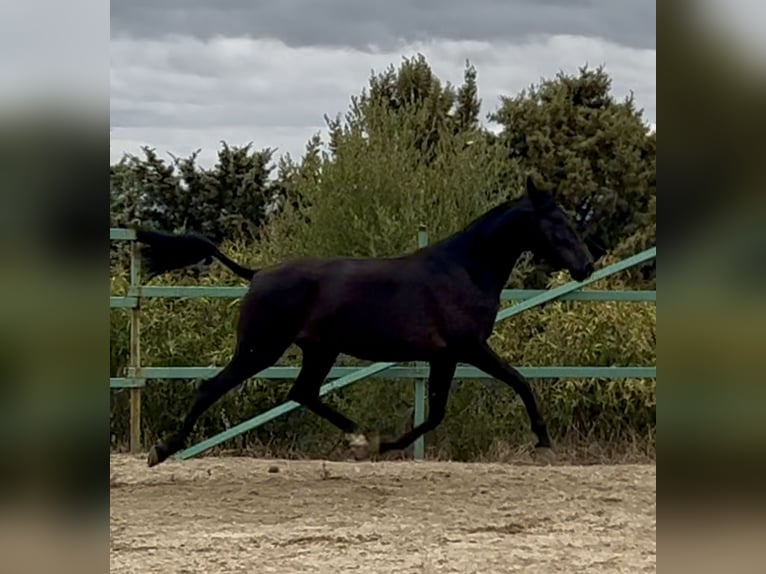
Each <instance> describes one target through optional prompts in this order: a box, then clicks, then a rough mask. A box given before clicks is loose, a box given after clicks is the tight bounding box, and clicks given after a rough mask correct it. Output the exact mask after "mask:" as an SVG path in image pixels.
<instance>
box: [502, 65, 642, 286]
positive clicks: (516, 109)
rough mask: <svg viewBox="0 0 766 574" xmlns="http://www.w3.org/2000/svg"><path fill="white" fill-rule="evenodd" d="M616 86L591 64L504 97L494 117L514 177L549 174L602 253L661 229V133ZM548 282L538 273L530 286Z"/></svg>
mask: <svg viewBox="0 0 766 574" xmlns="http://www.w3.org/2000/svg"><path fill="white" fill-rule="evenodd" d="M610 90H611V79H610V78H609V76H608V75H607V74H606V72H605V71H604V69H603V68H602V67H599V68H597V69H596V70H589V69H588V68H587V67H583V68H581V69H580V73H579V75H576V76H572V75H567V74H564V73H559V74H557V76H556V77H555V78H554V79H552V80H545V81H542V82H541V83H540V84H539V85H537V86H534V85H533V86H531V87H530V88H529V89H528V90H524V91H522V92H520V93H519V94H517V95H516V96H514V97H503V98H502V104H501V106H500V108H499V109H498V110H497V111H496V112H495V113H493V114H491V119H492V120H494V121H496V122H498V123H499V124H500V125H501V126H502V128H503V130H502V132H501V134H500V136H499V141H500V143H501V144H502V146H503V147H504V148H505V149H506V151H507V153H508V156H509V160H510V161H509V163H508V167H507V169H508V170H509V176H508V179H509V181H516V180H517V179H518V178H519V177H520V176H521V175H522V174H524V173H527V172H528V171H531V172H537V173H539V174H541V175H542V176H543V177H544V179H545V180H546V181H547V183H548V184H549V185H550V186H551V187H552V188H553V189H554V190H555V191H556V194H557V198H558V201H559V202H560V204H561V205H562V207H564V208H565V209H566V210H568V211H569V212H570V213H571V214H572V215H573V216H575V217H577V218H578V219H580V220H581V221H582V225H583V230H582V235H583V237H584V238H585V239H586V241H587V242H588V245H589V247H590V248H591V251H592V252H593V253H594V255H595V256H596V257H597V258H599V257H601V256H602V255H604V254H606V253H609V252H612V251H613V250H614V249H616V248H617V247H618V246H619V245H620V244H622V243H624V242H629V243H630V244H631V245H637V244H638V243H643V244H646V243H648V241H649V240H651V241H654V239H655V238H654V237H653V236H652V237H651V238H649V237H648V233H650V230H651V229H652V228H656V225H655V222H654V221H653V219H652V217H653V210H654V201H655V198H656V191H657V190H656V188H657V176H656V169H657V168H656V157H657V138H656V134H649V133H648V131H647V128H646V126H645V125H644V122H643V120H642V113H641V111H640V110H637V109H636V107H635V104H634V100H633V96H632V94H631V95H630V96H628V97H627V98H625V100H624V101H621V102H620V101H617V100H615V98H614V97H612V96H611V94H610ZM634 236H637V237H634ZM639 237H642V238H644V240H643V241H640V240H639ZM647 268H650V269H652V270H653V269H654V267H653V264H651V265H649V266H647ZM651 275H652V276H653V271H652V272H651ZM546 280H547V277H545V276H543V275H542V274H539V273H538V274H536V275H535V277H534V278H533V279H530V281H529V282H528V286H530V287H532V286H535V287H537V286H540V285H542V284H544V283H545V281H546Z"/></svg>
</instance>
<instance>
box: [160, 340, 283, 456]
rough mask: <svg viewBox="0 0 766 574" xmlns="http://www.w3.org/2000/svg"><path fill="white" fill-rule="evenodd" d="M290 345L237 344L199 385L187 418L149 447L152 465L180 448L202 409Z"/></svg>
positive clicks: (208, 406) (272, 342) (269, 363)
mask: <svg viewBox="0 0 766 574" xmlns="http://www.w3.org/2000/svg"><path fill="white" fill-rule="evenodd" d="M288 346H289V341H288V342H287V343H286V344H284V345H276V344H275V342H274V341H273V340H272V341H271V343H270V344H265V341H261V345H259V347H258V348H254V347H253V346H250V345H247V346H245V345H241V344H240V345H238V347H237V350H236V352H235V353H234V357H232V359H231V361H229V364H228V365H226V367H224V368H223V370H221V372H219V373H218V374H217V375H216V376H214V377H212V378H210V379H207V380H206V381H204V382H203V383H202V384H201V385H200V386H199V387H198V388H197V395H196V397H195V400H194V404H192V407H191V409H190V410H189V413H188V414H187V415H186V417H185V418H184V421H183V424H182V425H181V428H180V429H179V430H178V431H177V432H176V433H175V434H173V435H172V436H171V437H170V438H168V439H167V440H165V441H161V442H159V443H157V444H156V445H155V446H153V447H152V449H151V450H150V451H149V456H148V459H147V462H148V464H149V466H154V465H156V464H159V463H161V462H162V461H164V460H165V459H167V458H168V457H170V456H172V455H173V454H175V453H176V452H178V451H179V450H181V449H182V448H183V447H184V445H185V443H186V439H187V438H188V437H189V435H190V434H191V432H192V430H193V429H194V424H195V423H196V422H197V419H198V418H199V417H200V416H201V415H202V413H204V412H205V411H206V410H207V409H208V408H210V407H211V406H212V405H213V403H215V402H216V401H217V400H218V399H220V398H221V397H222V396H223V395H225V394H226V393H227V392H228V391H230V390H231V389H233V388H234V387H236V386H237V385H239V384H240V383H242V382H243V381H245V380H246V379H248V378H250V377H252V376H253V375H255V374H257V373H258V372H260V371H262V370H263V369H265V368H267V367H269V366H271V365H273V364H274V363H275V362H276V361H277V360H278V359H279V357H280V356H282V353H284V351H285V349H287V347H288Z"/></svg>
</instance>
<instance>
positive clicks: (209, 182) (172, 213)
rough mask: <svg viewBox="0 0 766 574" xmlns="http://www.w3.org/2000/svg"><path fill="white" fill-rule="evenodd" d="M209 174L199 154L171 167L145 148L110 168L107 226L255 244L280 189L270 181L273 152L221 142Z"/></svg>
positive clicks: (174, 163)
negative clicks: (109, 211) (109, 215)
mask: <svg viewBox="0 0 766 574" xmlns="http://www.w3.org/2000/svg"><path fill="white" fill-rule="evenodd" d="M222 146H223V147H222V149H221V150H219V152H218V162H217V163H216V165H215V166H214V167H213V168H212V169H205V168H203V167H201V166H199V165H198V164H197V156H198V155H199V152H195V153H193V154H192V155H191V156H190V157H188V158H177V157H175V156H172V159H173V161H172V163H169V162H166V161H164V160H162V159H161V158H159V157H158V156H157V154H156V152H155V151H154V150H153V149H150V148H147V147H144V148H143V151H144V156H145V157H144V158H143V159H141V158H138V157H136V156H126V157H124V158H123V159H122V160H121V161H120V162H119V163H118V164H116V165H113V166H111V177H110V182H111V221H110V223H111V225H112V226H113V227H135V226H143V227H146V228H150V229H161V230H164V231H171V232H182V231H183V232H196V233H201V234H204V235H207V236H209V237H211V238H213V239H215V240H217V241H220V240H222V239H223V238H224V237H228V238H240V237H244V238H248V239H251V240H252V239H254V238H257V236H258V230H259V228H260V227H261V225H262V224H263V222H264V220H265V218H266V210H267V207H268V205H269V204H271V203H272V202H273V201H274V200H275V199H276V197H277V196H279V194H280V189H279V187H278V186H275V185H274V183H273V182H271V181H270V175H271V171H272V170H273V166H272V165H270V163H271V159H272V155H273V150H271V149H265V150H261V151H255V152H253V151H251V150H250V145H247V146H243V147H236V146H229V145H228V144H226V143H225V142H224V143H222Z"/></svg>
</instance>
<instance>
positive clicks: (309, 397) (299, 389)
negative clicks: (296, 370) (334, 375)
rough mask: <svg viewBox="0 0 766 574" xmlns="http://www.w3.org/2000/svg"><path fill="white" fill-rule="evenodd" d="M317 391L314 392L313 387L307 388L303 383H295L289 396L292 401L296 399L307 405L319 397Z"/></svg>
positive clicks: (297, 401) (299, 402)
mask: <svg viewBox="0 0 766 574" xmlns="http://www.w3.org/2000/svg"><path fill="white" fill-rule="evenodd" d="M317 397H318V395H317V393H312V392H311V389H307V388H306V387H303V386H301V385H293V386H292V387H291V388H290V390H289V391H288V393H287V398H288V399H289V400H291V401H295V402H296V403H298V404H301V405H306V404H308V403H310V402H312V401H315V400H316V399H317Z"/></svg>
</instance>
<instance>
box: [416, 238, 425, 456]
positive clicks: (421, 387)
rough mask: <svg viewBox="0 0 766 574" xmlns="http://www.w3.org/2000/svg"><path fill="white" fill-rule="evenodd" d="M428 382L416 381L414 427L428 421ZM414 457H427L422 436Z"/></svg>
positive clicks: (421, 239)
mask: <svg viewBox="0 0 766 574" xmlns="http://www.w3.org/2000/svg"><path fill="white" fill-rule="evenodd" d="M426 245H428V232H427V231H426V227H425V225H421V226H420V229H418V247H419V248H421V249H422V248H423V247H425V246H426ZM425 411H426V380H425V379H416V380H415V420H414V425H415V426H418V425H420V424H423V422H425V420H426V416H425ZM413 456H414V457H415V460H423V458H424V457H425V437H424V436H422V435H421V436H420V437H418V438H417V439H416V440H415V444H414V446H413Z"/></svg>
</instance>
